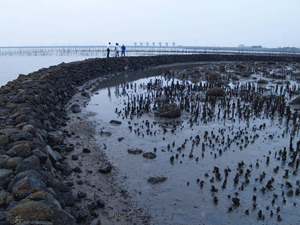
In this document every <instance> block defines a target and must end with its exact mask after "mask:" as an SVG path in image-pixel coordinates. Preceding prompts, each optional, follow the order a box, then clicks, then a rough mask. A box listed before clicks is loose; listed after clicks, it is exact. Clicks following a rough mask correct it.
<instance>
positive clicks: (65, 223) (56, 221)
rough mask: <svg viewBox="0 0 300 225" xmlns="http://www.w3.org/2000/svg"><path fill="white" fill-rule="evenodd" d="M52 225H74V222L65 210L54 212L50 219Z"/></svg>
mask: <svg viewBox="0 0 300 225" xmlns="http://www.w3.org/2000/svg"><path fill="white" fill-rule="evenodd" d="M52 221H53V225H74V224H76V220H75V219H74V217H73V216H71V214H70V213H68V212H67V211H65V210H55V211H54V214H53V217H52Z"/></svg>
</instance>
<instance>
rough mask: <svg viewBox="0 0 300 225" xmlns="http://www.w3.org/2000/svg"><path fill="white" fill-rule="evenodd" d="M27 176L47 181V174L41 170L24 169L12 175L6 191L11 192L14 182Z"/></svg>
mask: <svg viewBox="0 0 300 225" xmlns="http://www.w3.org/2000/svg"><path fill="white" fill-rule="evenodd" d="M27 176H32V177H35V178H37V179H39V180H42V181H44V182H46V181H48V178H49V177H48V175H47V174H46V173H44V172H42V171H39V172H37V171H35V170H27V171H24V172H21V173H19V174H17V175H16V176H14V177H13V178H12V179H11V181H10V183H9V185H8V191H10V192H12V190H13V187H14V186H15V184H16V183H17V182H18V181H20V180H22V179H23V178H25V177H27Z"/></svg>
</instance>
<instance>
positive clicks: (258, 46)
mask: <svg viewBox="0 0 300 225" xmlns="http://www.w3.org/2000/svg"><path fill="white" fill-rule="evenodd" d="M251 48H262V46H261V45H253V46H252V47H251Z"/></svg>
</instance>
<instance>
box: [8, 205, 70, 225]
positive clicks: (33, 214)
mask: <svg viewBox="0 0 300 225" xmlns="http://www.w3.org/2000/svg"><path fill="white" fill-rule="evenodd" d="M52 217H53V210H51V208H50V207H49V206H47V205H45V204H43V203H41V202H36V201H30V202H25V203H23V204H19V205H17V206H15V207H14V208H12V209H11V210H10V211H9V212H8V214H7V220H8V221H9V222H10V223H11V224H20V223H22V222H25V221H51V220H52ZM73 224H75V223H73Z"/></svg>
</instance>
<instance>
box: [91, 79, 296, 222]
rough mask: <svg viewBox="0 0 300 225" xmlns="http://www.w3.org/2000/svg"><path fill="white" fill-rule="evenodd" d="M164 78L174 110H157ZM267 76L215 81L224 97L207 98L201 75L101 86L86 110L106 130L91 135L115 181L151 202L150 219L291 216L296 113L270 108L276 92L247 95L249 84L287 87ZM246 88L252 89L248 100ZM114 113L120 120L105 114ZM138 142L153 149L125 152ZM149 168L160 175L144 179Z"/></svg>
mask: <svg viewBox="0 0 300 225" xmlns="http://www.w3.org/2000/svg"><path fill="white" fill-rule="evenodd" d="M177 84H178V86H177V87H176V85H177ZM172 85H173V90H172V91H171V92H169V94H168V98H169V101H173V102H176V103H177V104H178V105H180V106H181V109H182V116H181V117H179V118H175V119H167V118H159V117H155V116H154V109H155V108H157V107H158V105H157V104H158V103H157V101H155V100H156V99H157V98H161V97H164V96H166V90H167V89H166V88H165V87H166V86H169V87H171V86H172ZM272 85H273V83H272V81H271V80H270V83H269V85H264V86H261V85H257V82H256V79H252V78H250V79H247V80H245V79H244V80H242V79H241V80H240V81H239V82H230V83H229V85H224V86H223V88H224V89H225V90H226V97H225V98H223V99H222V98H221V99H218V100H212V101H209V100H208V99H207V98H206V96H205V92H206V90H207V89H209V88H210V87H211V86H210V84H209V83H207V81H205V80H204V81H201V82H198V83H196V84H192V83H191V82H190V81H186V80H184V81H182V80H177V79H175V78H174V79H173V78H171V79H166V78H165V77H163V76H154V77H149V78H143V79H139V80H136V81H131V82H123V83H119V84H117V85H115V86H114V87H109V88H103V89H100V90H98V91H97V95H94V96H93V97H92V99H91V101H90V103H89V105H88V107H87V109H88V110H91V111H94V112H97V113H98V114H97V116H96V117H95V118H93V119H95V120H97V121H98V122H99V123H100V125H99V127H98V133H99V134H100V133H101V132H100V131H110V132H111V133H112V134H113V135H111V136H105V135H103V134H105V132H102V136H101V135H99V144H100V145H102V144H105V145H106V146H107V149H106V150H105V152H106V154H107V156H108V158H109V160H110V161H111V162H112V163H113V165H114V166H115V168H117V169H118V170H119V176H120V180H121V181H122V184H123V185H124V187H125V188H126V189H128V190H129V191H130V192H131V193H134V194H135V196H136V200H137V201H138V202H139V204H140V205H141V207H142V208H144V209H147V210H148V211H149V213H150V214H151V215H152V219H151V223H152V224H203V223H205V224H241V223H243V224H253V223H257V222H258V221H261V222H263V223H268V224H274V223H277V222H278V221H277V220H278V219H279V220H280V218H282V219H283V221H282V223H283V224H286V223H289V224H297V223H299V218H300V217H299V216H300V213H299V210H298V205H299V204H300V203H299V196H298V195H299V179H298V177H297V173H298V166H297V165H296V161H297V160H298V161H299V157H298V154H297V152H298V150H300V149H299V148H298V147H299V146H298V143H297V141H298V139H299V127H298V125H297V124H298V122H299V118H298V117H297V119H296V121H294V122H293V121H291V120H288V119H287V117H286V110H284V114H283V115H282V116H280V110H279V109H278V108H276V109H274V110H272V106H273V105H275V104H277V103H278V101H279V100H278V99H277V98H276V97H269V98H264V97H261V98H260V97H257V98H254V94H255V93H259V94H258V95H259V96H270V94H273V95H276V96H277V95H278V94H280V93H279V92H280V90H282V93H281V94H285V95H288V92H289V91H288V90H289V89H291V88H293V87H292V85H291V86H289V85H286V84H284V83H282V84H277V85H278V87H277V88H272V87H271V86H272ZM171 89H172V88H171ZM175 89H176V90H175ZM294 89H297V87H294ZM168 90H169V89H168ZM275 91H276V92H277V93H275ZM170 93H171V94H170ZM245 93H248V94H249V96H252V94H253V96H252V97H253V98H252V100H251V101H249V100H250V99H251V98H250V97H249V96H247V94H245ZM271 96H272V95H271ZM287 98H288V97H287ZM147 101H150V103H151V104H150V107H149V108H146V106H147V104H146V103H147ZM187 101H188V102H189V103H188V106H186V103H187ZM256 101H257V104H260V105H259V106H257V105H255V104H256ZM260 101H263V102H260ZM268 101H269V102H268ZM141 102H144V103H141ZM276 102H277V103H276ZM268 104H269V106H268ZM278 104H279V103H278ZM284 104H285V103H284ZM148 106H149V104H148ZM260 107H261V108H260ZM196 110H198V114H197V115H198V117H197V118H195V112H196ZM256 110H257V111H256ZM112 119H115V120H121V121H122V124H121V125H113V124H110V123H109V122H110V120H112ZM136 148H138V149H142V150H143V152H153V153H155V154H156V158H155V159H147V158H144V157H143V155H142V154H137V155H133V154H129V153H128V152H127V150H128V149H136ZM292 152H296V153H295V155H297V156H296V157H295V159H294V160H295V162H294V164H292V163H291V161H292V159H291V158H290V156H291V154H292ZM285 156H288V157H286V159H285ZM172 157H174V160H171V158H172ZM298 165H299V162H298ZM149 177H166V178H167V180H166V181H164V182H162V183H158V184H151V183H149V182H148V181H147V180H148V178H149ZM287 182H288V183H287ZM288 184H291V186H292V187H291V186H289V185H288ZM291 190H292V191H291ZM253 196H256V197H255V200H254V197H253ZM236 199H238V203H236V204H234V202H237V201H235V200H236ZM274 199H275V200H274ZM278 207H279V208H278ZM260 210H261V212H260ZM278 210H279V212H278V214H279V215H280V218H278V214H277V211H278ZM246 211H248V212H249V215H248V213H245V212H246ZM272 214H273V215H272Z"/></svg>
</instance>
